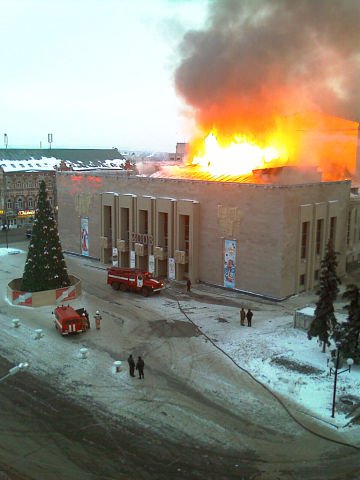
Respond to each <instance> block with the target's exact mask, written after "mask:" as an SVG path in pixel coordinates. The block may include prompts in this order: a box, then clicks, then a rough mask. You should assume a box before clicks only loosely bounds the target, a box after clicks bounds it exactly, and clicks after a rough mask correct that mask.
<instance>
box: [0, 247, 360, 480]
mask: <svg viewBox="0 0 360 480" xmlns="http://www.w3.org/2000/svg"><path fill="white" fill-rule="evenodd" d="M24 260H25V257H24V254H19V255H12V256H7V257H0V266H1V267H0V279H1V282H2V284H3V285H4V286H5V285H6V283H7V282H8V281H9V280H10V279H12V278H14V277H17V276H21V274H22V268H23V264H24ZM67 264H68V268H69V272H70V273H72V274H74V275H76V276H78V277H80V278H81V279H82V282H83V289H84V293H83V295H82V298H81V299H78V300H76V301H75V302H73V305H75V306H85V307H86V308H87V310H88V311H89V312H91V313H92V314H94V313H95V310H100V311H101V314H102V316H103V319H104V320H103V322H102V329H101V331H96V330H95V329H93V328H92V329H91V330H90V331H88V332H87V333H86V334H83V335H79V336H77V337H73V338H61V337H60V335H59V334H58V333H57V332H56V331H55V329H54V328H53V324H52V315H51V311H52V308H51V307H41V308H38V309H33V310H28V309H26V308H24V307H14V306H11V305H9V304H8V303H7V302H6V301H5V300H4V299H2V300H1V309H0V326H1V342H2V347H3V348H2V352H3V355H4V356H6V357H7V358H8V359H9V360H12V361H13V362H14V363H17V362H19V361H24V360H29V361H30V363H31V368H30V372H29V373H23V374H18V375H17V376H16V377H14V378H13V379H12V380H11V383H10V382H9V384H8V386H7V389H6V390H5V389H4V385H2V390H1V392H0V395H1V397H0V398H1V404H2V406H3V411H4V412H6V422H7V423H6V428H5V426H4V428H3V430H2V434H1V436H0V447H1V452H2V453H1V457H0V462H1V463H3V464H7V465H11V466H12V468H13V470H15V471H17V472H18V473H19V474H21V475H23V478H29V479H37V478H40V477H39V472H41V471H42V476H41V478H42V479H49V480H52V479H54V480H57V479H61V478H64V479H66V480H72V479H74V480H75V479H81V478H87V479H90V478H94V479H107V478H108V479H114V480H117V479H122V478H129V477H132V478H139V479H141V478H144V479H147V478H153V479H162V478H174V479H176V478H178V479H192V478H194V479H202V478H209V479H211V478H213V479H232V478H243V479H247V478H248V479H269V480H272V479H278V478H281V479H287V478H289V479H302V478H308V479H327V480H331V479H334V480H336V479H347V478H348V479H356V478H357V477H356V474H357V473H356V472H358V471H360V453H359V450H358V449H356V448H352V447H348V446H344V445H341V442H342V441H344V439H343V437H342V436H341V434H340V433H337V432H336V430H333V429H329V428H328V427H326V425H322V424H319V423H318V422H313V421H312V420H311V418H310V417H306V418H305V417H304V416H302V415H300V414H299V413H298V412H297V410H296V409H295V408H294V409H292V406H291V404H290V403H289V402H287V404H286V406H287V408H284V406H283V405H282V404H281V402H279V401H278V400H277V399H276V398H275V397H274V396H273V395H272V394H271V393H270V392H269V391H268V390H267V389H266V388H264V387H263V386H261V385H259V384H258V383H257V382H256V381H254V380H253V379H252V378H251V377H250V376H249V375H248V374H247V373H245V372H243V371H242V370H241V369H240V368H238V367H237V366H236V364H234V363H233V362H232V361H231V359H230V358H228V357H227V356H226V355H225V354H224V353H223V352H222V351H221V350H219V349H218V348H216V344H213V343H212V342H211V341H209V340H208V338H206V337H205V336H204V335H202V334H201V332H200V331H199V330H198V329H197V328H196V326H194V324H192V323H191V322H189V321H188V320H187V318H186V317H185V316H184V314H183V312H182V311H181V310H180V309H179V303H178V301H177V300H179V302H180V306H182V307H183V309H184V310H186V312H187V315H188V317H189V318H192V319H193V320H196V317H197V315H199V312H201V311H202V309H204V308H205V307H207V304H206V303H204V299H202V298H200V297H199V296H198V298H197V297H196V295H195V294H194V298H193V299H189V298H186V296H184V295H183V294H182V293H179V292H176V291H175V290H173V289H169V290H168V291H167V292H164V294H162V295H160V296H156V297H151V298H149V299H145V298H143V297H140V296H137V295H134V294H131V293H125V294H124V293H120V292H115V291H113V290H111V288H110V287H107V286H106V284H105V274H104V271H103V270H102V269H101V268H98V266H99V265H98V264H97V263H94V262H91V261H86V260H84V259H79V258H76V257H67ZM213 302H214V303H215V304H216V300H215V301H214V300H213ZM214 308H215V307H214ZM15 317H16V318H19V319H20V320H21V327H20V328H19V329H14V328H12V327H11V319H12V318H15ZM35 328H42V329H43V331H44V333H45V335H44V337H43V338H42V339H41V340H35V339H34V330H35ZM84 346H86V347H87V348H89V358H88V359H87V360H82V359H80V357H79V350H80V348H81V347H84ZM129 353H133V355H134V356H135V357H136V356H137V355H142V356H143V357H144V358H145V363H146V367H145V380H143V381H141V380H138V379H137V378H134V379H133V378H130V377H129V375H128V373H127V368H126V367H125V368H124V369H123V371H122V372H121V373H119V374H115V373H114V372H113V370H112V363H113V361H115V360H121V361H123V362H124V364H126V358H127V356H128V354H129ZM46 385H49V387H47V386H46ZM29 390H30V392H31V393H30V392H29ZM21 392H23V393H21ZM60 393H61V394H60ZM44 397H45V401H44ZM11 398H15V399H16V400H15V401H11V400H10V399H11ZM20 399H22V400H20ZM53 403H54V404H55V407H54V408H53ZM289 411H290V413H291V414H289ZM71 412H76V413H75V414H74V416H72V413H71ZM97 412H101V415H97ZM25 424H26V425H27V426H26V428H25ZM22 427H24V428H25V431H24V432H23V433H22V434H21V432H22ZM304 427H306V428H304ZM19 432H20V433H19ZM15 444H16V445H17V446H18V447H17V449H16V451H15V450H14V449H13V448H10V447H9V445H11V446H12V447H14V445H15ZM105 446H106V447H105ZM44 450H46V452H49V455H48V456H46V458H47V461H46V467H45V466H44V465H45V464H44V458H45V455H44ZM15 452H16V453H15ZM32 452H36V454H35V455H34V453H32ZM99 459H101V461H100V460H99ZM4 468H5V467H4ZM42 468H43V470H42ZM101 469H103V470H101ZM101 472H102V473H101Z"/></svg>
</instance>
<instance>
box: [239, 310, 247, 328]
mask: <svg viewBox="0 0 360 480" xmlns="http://www.w3.org/2000/svg"><path fill="white" fill-rule="evenodd" d="M245 317H246V313H245V310H244V307H241V310H240V325H241V326H242V327H245Z"/></svg>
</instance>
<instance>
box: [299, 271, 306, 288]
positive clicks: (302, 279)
mask: <svg viewBox="0 0 360 480" xmlns="http://www.w3.org/2000/svg"><path fill="white" fill-rule="evenodd" d="M300 285H301V286H302V287H304V286H305V274H302V275H300Z"/></svg>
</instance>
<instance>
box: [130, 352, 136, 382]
mask: <svg viewBox="0 0 360 480" xmlns="http://www.w3.org/2000/svg"><path fill="white" fill-rule="evenodd" d="M128 364H129V371H130V377H135V360H134V359H133V356H132V355H131V354H130V355H129V358H128Z"/></svg>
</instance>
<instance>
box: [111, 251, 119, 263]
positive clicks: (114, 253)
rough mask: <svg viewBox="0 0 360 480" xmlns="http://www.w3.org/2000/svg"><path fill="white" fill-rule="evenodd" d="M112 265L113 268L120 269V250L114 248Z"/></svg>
mask: <svg viewBox="0 0 360 480" xmlns="http://www.w3.org/2000/svg"><path fill="white" fill-rule="evenodd" d="M112 264H113V267H118V266H119V254H118V249H117V248H114V247H113V249H112Z"/></svg>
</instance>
